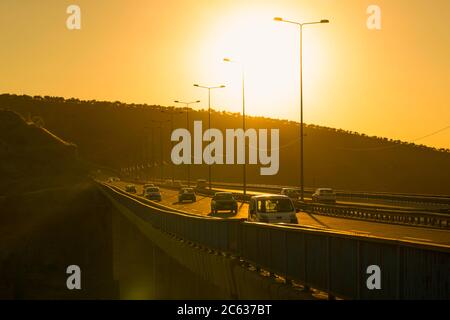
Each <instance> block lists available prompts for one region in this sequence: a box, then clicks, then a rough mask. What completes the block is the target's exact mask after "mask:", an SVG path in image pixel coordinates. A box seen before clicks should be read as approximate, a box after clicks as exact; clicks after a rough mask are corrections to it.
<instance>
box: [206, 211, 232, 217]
mask: <svg viewBox="0 0 450 320" xmlns="http://www.w3.org/2000/svg"><path fill="white" fill-rule="evenodd" d="M236 215H237V214H236V213H234V212H230V211H219V212H217V213H214V212H210V213H208V216H209V217H216V218H232V217H236Z"/></svg>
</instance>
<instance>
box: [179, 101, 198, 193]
mask: <svg viewBox="0 0 450 320" xmlns="http://www.w3.org/2000/svg"><path fill="white" fill-rule="evenodd" d="M174 102H175V103H181V104H184V105H185V109H186V130H187V131H190V130H189V105H191V104H194V103H200V100H197V101H191V102H184V101H179V100H175V101H174ZM191 164H192V154H191ZM191 164H188V165H187V186H188V187H189V185H190V183H191V171H190V168H191Z"/></svg>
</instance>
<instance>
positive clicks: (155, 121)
mask: <svg viewBox="0 0 450 320" xmlns="http://www.w3.org/2000/svg"><path fill="white" fill-rule="evenodd" d="M169 121H170V120H152V122H153V123H157V124H159V148H160V149H159V159H160V166H161V167H160V174H161V183H162V181H163V170H164V156H163V148H164V147H163V130H162V129H163V123H166V122H169Z"/></svg>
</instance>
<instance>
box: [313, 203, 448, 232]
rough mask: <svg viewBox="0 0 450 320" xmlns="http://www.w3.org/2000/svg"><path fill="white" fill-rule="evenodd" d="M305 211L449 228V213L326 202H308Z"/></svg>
mask: <svg viewBox="0 0 450 320" xmlns="http://www.w3.org/2000/svg"><path fill="white" fill-rule="evenodd" d="M306 211H307V212H311V213H315V214H321V215H327V216H332V217H339V218H352V219H361V220H368V221H377V222H385V223H391V224H402V225H414V226H422V227H432V228H441V229H449V230H450V215H448V214H439V213H430V212H418V211H402V210H390V209H373V208H358V207H346V206H334V205H326V204H315V203H312V204H308V206H307V209H306Z"/></svg>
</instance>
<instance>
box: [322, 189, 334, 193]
mask: <svg viewBox="0 0 450 320" xmlns="http://www.w3.org/2000/svg"><path fill="white" fill-rule="evenodd" d="M320 193H333V190H331V189H322V190H320Z"/></svg>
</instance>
